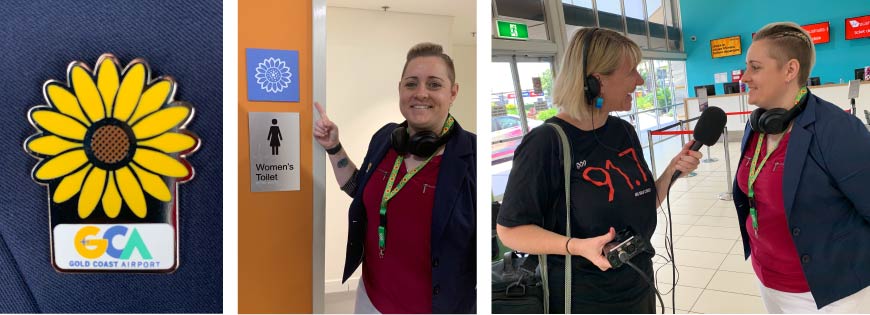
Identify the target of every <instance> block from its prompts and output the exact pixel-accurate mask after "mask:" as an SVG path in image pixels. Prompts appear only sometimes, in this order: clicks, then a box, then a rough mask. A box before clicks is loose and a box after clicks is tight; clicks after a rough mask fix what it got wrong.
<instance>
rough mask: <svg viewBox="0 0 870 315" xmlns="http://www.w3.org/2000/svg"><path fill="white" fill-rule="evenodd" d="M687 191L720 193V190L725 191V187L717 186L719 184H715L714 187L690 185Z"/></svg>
mask: <svg viewBox="0 0 870 315" xmlns="http://www.w3.org/2000/svg"><path fill="white" fill-rule="evenodd" d="M688 191H689V192H690V193H720V192H725V191H726V189H725V187H724V185H723V187H719V186H716V187H704V186H695V187H692V189H689V190H688Z"/></svg>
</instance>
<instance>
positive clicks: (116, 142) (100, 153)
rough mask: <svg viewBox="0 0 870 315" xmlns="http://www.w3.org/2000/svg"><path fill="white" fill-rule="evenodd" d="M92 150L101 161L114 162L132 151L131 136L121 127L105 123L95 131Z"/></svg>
mask: <svg viewBox="0 0 870 315" xmlns="http://www.w3.org/2000/svg"><path fill="white" fill-rule="evenodd" d="M91 151H92V152H93V154H94V157H95V158H96V159H97V160H99V161H100V162H103V163H106V164H114V163H117V162H119V161H121V160H123V159H124V158H125V157H126V156H127V153H128V152H129V151H130V138H129V136H128V135H127V133H126V132H124V129H121V127H118V126H115V125H104V126H101V127H99V128H97V130H95V131H94V135H93V138H92V139H91Z"/></svg>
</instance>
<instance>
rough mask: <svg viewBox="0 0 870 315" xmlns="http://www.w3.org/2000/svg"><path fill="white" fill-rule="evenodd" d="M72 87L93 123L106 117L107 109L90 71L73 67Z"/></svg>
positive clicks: (80, 67) (78, 66) (77, 66)
mask: <svg viewBox="0 0 870 315" xmlns="http://www.w3.org/2000/svg"><path fill="white" fill-rule="evenodd" d="M72 86H73V90H75V92H76V97H77V98H78V99H79V104H81V105H82V109H84V110H85V114H87V115H88V118H90V119H91V121H98V120H101V119H103V118H105V117H106V108H105V106H103V100H102V98H101V97H100V91H98V90H97V84H96V83H94V78H92V77H91V74H90V73H88V70H85V68H83V67H82V66H80V65H76V66H73V69H72Z"/></svg>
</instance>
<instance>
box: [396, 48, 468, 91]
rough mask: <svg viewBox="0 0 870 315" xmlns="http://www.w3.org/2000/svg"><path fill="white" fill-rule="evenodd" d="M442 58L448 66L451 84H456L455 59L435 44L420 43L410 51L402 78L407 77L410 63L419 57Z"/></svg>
mask: <svg viewBox="0 0 870 315" xmlns="http://www.w3.org/2000/svg"><path fill="white" fill-rule="evenodd" d="M433 56H434V57H440V58H441V60H443V61H444V63H445V64H447V78H448V79H450V84H453V83H455V82H456V69H454V68H453V59H451V58H450V56H448V55H447V54H445V53H444V48H442V47H441V45H438V44H435V43H419V44H417V45H414V47H411V50H408V56H407V58H406V59H405V66H404V67H402V77H404V76H405V70H407V69H408V63H410V62H411V60H413V59H414V58H417V57H433Z"/></svg>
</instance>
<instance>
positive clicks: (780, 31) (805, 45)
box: [752, 22, 816, 86]
mask: <svg viewBox="0 0 870 315" xmlns="http://www.w3.org/2000/svg"><path fill="white" fill-rule="evenodd" d="M761 40H768V41H770V43H771V44H772V45H770V47H771V48H770V51H769V54H770V57H771V58H773V59H776V61H777V63H778V66H779V67H782V65H784V64H785V63H786V62H788V61H789V60H792V59H796V60H797V61H798V64H800V69H799V70H798V77H797V82H798V85H800V86H804V85H807V80H808V79H809V77H810V71H812V70H813V65H815V64H816V49H815V45H813V40H812V37H811V36H810V33H808V32H807V31H806V30H805V29H803V28H802V27H800V26H799V25H797V24H795V23H793V22H776V23H770V24H767V25H765V26H764V27H762V28H761V29H760V30H758V32H756V33H755V37H753V38H752V41H753V42H757V41H761Z"/></svg>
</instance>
